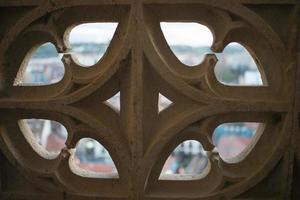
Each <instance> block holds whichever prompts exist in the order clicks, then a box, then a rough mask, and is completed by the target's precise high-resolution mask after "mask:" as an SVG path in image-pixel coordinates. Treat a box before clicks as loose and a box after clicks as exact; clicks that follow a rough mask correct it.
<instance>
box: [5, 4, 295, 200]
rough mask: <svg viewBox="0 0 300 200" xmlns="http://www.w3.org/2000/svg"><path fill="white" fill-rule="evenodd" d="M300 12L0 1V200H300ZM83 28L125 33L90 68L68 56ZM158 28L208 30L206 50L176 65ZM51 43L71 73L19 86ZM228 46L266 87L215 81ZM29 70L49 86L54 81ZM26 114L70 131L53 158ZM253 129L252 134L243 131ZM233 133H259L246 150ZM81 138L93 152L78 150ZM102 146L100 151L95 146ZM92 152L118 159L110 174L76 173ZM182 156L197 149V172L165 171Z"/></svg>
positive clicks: (264, 7)
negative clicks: (240, 52) (247, 59)
mask: <svg viewBox="0 0 300 200" xmlns="http://www.w3.org/2000/svg"><path fill="white" fill-rule="evenodd" d="M299 6H300V5H299V2H298V1H297V0H283V1H277V0H251V1H250V0H219V1H213V0H68V1H66V0H41V1H38V0H24V1H21V0H4V1H0V47H1V48H0V147H1V163H0V167H1V176H0V186H1V190H0V199H43V198H46V199H58V200H59V199H137V200H140V199H149V200H150V199H157V200H158V199H166V200H167V199H168V200H170V199H199V200H200V199H234V198H236V199H239V198H240V199H248V198H251V199H256V198H269V199H290V198H292V196H293V198H295V199H297V190H299V189H295V188H296V186H297V181H299V179H298V178H297V173H296V172H298V171H297V170H296V169H297V168H296V166H297V165H296V163H297V162H298V159H299V154H298V151H296V149H297V148H296V144H297V143H296V141H297V138H298V135H299V132H298V110H299V92H298V91H299V72H298V68H299V67H300V66H299V59H300V57H299V46H300V45H298V46H297V44H298V43H297V39H299V37H297V35H298V36H299V27H298V26H299V19H300V17H299ZM85 23H115V24H117V26H116V30H115V33H114V34H113V36H112V39H111V42H110V44H109V45H108V47H107V49H106V51H105V53H104V54H103V55H101V56H102V57H101V56H100V55H99V57H101V58H99V59H98V60H95V62H94V63H92V64H91V63H90V66H89V67H86V66H83V64H82V63H81V60H80V59H76V58H75V57H74V55H72V51H73V47H72V45H71V44H70V43H69V40H68V38H69V35H70V34H71V31H72V28H74V27H76V26H77V25H80V24H85ZM163 23H199V24H202V25H204V26H206V27H207V28H208V30H209V31H210V32H211V33H212V37H213V40H212V41H211V45H210V50H209V51H210V53H208V54H205V55H204V56H203V58H202V60H201V61H199V62H198V63H196V64H193V66H188V64H189V63H185V62H184V61H183V62H180V61H182V60H180V59H179V58H178V57H177V53H176V51H175V50H174V49H172V47H170V46H169V43H168V41H167V38H166V35H165V34H164V32H163ZM195 37H197V36H195ZM199 37H200V36H199ZM45 43H51V44H52V45H53V49H54V51H53V52H54V54H55V55H56V54H60V55H62V58H61V61H60V60H58V61H57V66H63V67H62V68H57V70H55V73H56V76H61V78H60V79H57V80H55V81H54V82H52V83H50V82H49V84H44V85H30V84H22V83H23V82H24V80H25V78H24V73H25V71H26V66H27V64H28V59H29V58H30V56H32V52H34V51H35V50H36V48H37V47H39V46H40V45H41V44H45ZM231 43H238V44H240V45H242V46H243V47H244V48H245V49H246V50H247V52H249V54H250V55H251V59H253V61H254V63H255V66H256V67H257V69H258V72H259V75H260V77H261V82H260V84H258V85H254V86H253V85H252V86H250V85H242V86H237V85H231V84H225V83H224V82H222V81H220V79H219V78H218V75H217V74H216V73H215V68H216V66H217V65H218V62H220V60H219V61H218V58H219V57H218V56H217V55H222V54H223V53H225V49H226V48H228V46H229V45H230V44H231ZM297 51H298V54H297ZM297 55H298V59H297ZM199 56H200V55H199ZM59 59H60V58H59ZM233 59H234V58H233ZM236 59H241V58H238V57H237V58H236ZM60 62H62V63H60ZM297 62H298V68H297ZM59 69H63V70H62V71H59ZM237 71H238V70H237ZM238 72H239V71H238ZM32 73H33V74H34V77H35V80H36V81H37V82H38V81H41V82H45V81H46V79H45V77H43V73H46V72H44V71H41V70H40V69H38V68H35V70H33V71H32ZM249 77H253V76H251V73H250V75H249ZM161 99H164V102H165V103H164V104H163V105H160V104H159V100H161ZM115 101H117V102H118V106H117V107H114V106H112V105H111V102H113V103H112V104H114V102H115ZM32 119H39V120H46V121H44V122H43V123H44V126H46V125H47V124H48V125H47V126H48V127H52V128H49V130H53V131H57V130H58V129H59V130H60V129H61V130H63V131H64V133H65V135H64V136H61V135H58V136H57V137H65V141H64V142H63V143H62V145H61V146H60V148H58V149H57V152H55V153H49V152H47V151H45V149H41V148H40V145H41V144H43V141H44V140H43V138H40V140H39V141H40V143H37V142H36V141H34V140H35V138H34V133H32V132H34V130H38V129H39V125H37V124H35V125H34V126H31V127H30V126H28V124H29V125H30V122H31V121H30V120H32ZM47 120H48V121H47ZM49 121H51V123H52V125H51V123H50V122H49ZM245 123H246V124H247V126H248V127H252V128H253V127H254V129H255V133H253V132H250V133H249V132H247V130H246V129H243V128H241V127H240V126H239V125H237V124H245ZM49 124H50V125H51V126H50V125H49ZM226 124H227V125H226ZM253 124H254V125H253ZM225 125H226V126H225ZM62 127H64V128H62ZM34 128H35V129H34ZM228 130H229V131H230V130H232V131H233V132H234V131H244V133H245V134H246V135H247V134H248V135H249V134H250V135H251V137H252V136H253V137H252V138H251V141H250V142H249V143H247V146H246V147H245V148H243V149H242V150H241V152H239V153H238V154H232V153H230V151H229V150H228V149H227V151H225V152H222V148H221V147H220V146H219V140H220V139H219V138H220V134H219V133H218V131H224V132H226V131H228ZM82 140H86V141H87V142H88V143H87V145H86V148H80V147H78V146H79V144H80V141H82ZM100 144H101V145H103V149H102V150H103V151H98V150H97V148H94V147H95V145H96V146H97V145H100ZM75 151H76V152H75ZM95 151H97V152H98V153H99V156H101V155H107V156H110V157H111V161H110V162H111V163H112V164H113V165H114V166H115V170H114V171H113V172H109V173H95V172H91V171H88V170H83V169H81V168H80V167H78V165H76V156H77V157H78V156H80V154H82V152H85V153H86V154H87V155H90V156H91V155H94V154H95ZM185 151H188V152H189V153H190V155H193V154H197V155H200V153H199V152H202V153H201V155H200V157H201V158H203V159H202V160H201V163H202V164H203V165H201V166H203V170H202V171H201V172H199V173H197V172H195V170H193V169H186V171H185V172H186V173H183V174H169V173H168V170H166V168H165V164H166V163H167V161H168V162H169V158H168V157H169V156H170V155H179V156H180V155H182V152H185ZM203 152H204V153H203ZM226 152H227V153H226ZM99 158H100V157H99ZM294 158H295V159H294ZM85 159H87V160H89V159H90V158H89V157H86V158H85ZM197 159H200V158H199V157H198V158H197ZM197 159H191V158H190V160H193V162H196V161H197ZM182 160H183V161H184V162H185V161H186V159H185V158H184V159H182ZM198 161H199V160H198ZM199 162H200V161H199ZM185 165H186V164H182V166H185ZM177 167H178V166H177ZM293 168H294V169H295V171H296V172H295V174H293ZM177 169H178V170H177V171H178V172H180V171H181V170H182V169H180V168H177ZM175 171H176V170H175ZM196 171H197V170H196ZM191 172H193V173H191ZM293 177H294V179H293ZM293 186H294V189H292V188H293ZM292 194H293V195H292Z"/></svg>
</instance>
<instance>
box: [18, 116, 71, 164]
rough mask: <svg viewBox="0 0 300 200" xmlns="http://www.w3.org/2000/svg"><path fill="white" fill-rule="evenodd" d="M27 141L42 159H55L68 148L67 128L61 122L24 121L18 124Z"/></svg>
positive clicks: (43, 120)
mask: <svg viewBox="0 0 300 200" xmlns="http://www.w3.org/2000/svg"><path fill="white" fill-rule="evenodd" d="M18 124H19V126H20V130H21V131H22V133H23V135H24V137H25V139H26V140H27V142H28V143H29V144H30V146H31V147H32V148H33V150H34V151H35V152H36V153H38V154H39V155H40V156H41V157H43V158H45V159H55V158H57V156H58V155H59V154H60V152H61V150H62V149H63V148H64V147H65V146H66V145H65V142H66V140H67V137H68V132H67V130H66V128H65V127H64V126H63V125H62V124H60V123H59V122H56V121H52V120H45V119H22V120H19V122H18Z"/></svg>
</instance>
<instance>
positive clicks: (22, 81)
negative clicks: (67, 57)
mask: <svg viewBox="0 0 300 200" xmlns="http://www.w3.org/2000/svg"><path fill="white" fill-rule="evenodd" d="M61 57H62V56H61V54H59V53H57V50H56V48H55V46H54V45H53V44H52V43H50V42H47V43H44V44H42V45H40V46H37V47H33V48H32V49H31V50H30V51H29V52H28V53H27V55H26V57H25V59H24V61H23V63H22V65H21V68H20V70H19V72H18V74H17V77H16V79H15V83H14V84H15V85H24V86H35V85H51V84H55V83H57V82H60V81H61V80H62V79H63V77H64V73H65V68H64V64H63V63H62V61H61Z"/></svg>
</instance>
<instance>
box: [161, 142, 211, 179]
mask: <svg viewBox="0 0 300 200" xmlns="http://www.w3.org/2000/svg"><path fill="white" fill-rule="evenodd" d="M209 171H210V161H209V159H208V156H207V153H206V151H205V150H204V149H203V147H202V145H201V144H200V143H199V142H198V141H195V140H186V141H184V142H183V143H181V144H179V145H178V146H177V147H176V148H175V150H174V151H173V152H172V153H171V154H170V156H169V157H168V159H167V160H166V162H165V164H164V166H163V169H162V172H161V174H160V177H159V179H161V180H195V179H202V178H204V177H206V175H207V174H208V173H209Z"/></svg>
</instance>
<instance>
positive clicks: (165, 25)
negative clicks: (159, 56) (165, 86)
mask: <svg viewBox="0 0 300 200" xmlns="http://www.w3.org/2000/svg"><path fill="white" fill-rule="evenodd" d="M160 28H161V30H162V33H163V36H164V39H165V42H166V43H167V44H168V48H169V50H171V52H172V54H173V55H174V56H173V55H172V54H171V55H170V54H166V58H167V59H168V61H169V63H170V64H171V65H174V66H176V65H177V67H179V66H180V63H177V62H175V61H176V60H179V61H180V62H181V63H182V64H184V65H185V66H189V67H195V68H203V67H204V66H202V64H203V62H204V61H205V57H206V56H207V55H208V54H214V55H216V57H217V58H218V62H217V64H216V66H215V68H214V75H215V77H216V80H217V81H218V82H219V83H221V84H224V85H229V86H262V85H267V80H265V79H262V75H261V71H260V70H259V67H260V66H259V65H260V63H259V61H258V59H254V58H255V56H254V55H252V54H253V52H252V51H248V50H247V48H245V47H244V46H243V45H241V44H240V43H238V42H232V43H230V44H228V45H227V46H226V47H225V48H224V50H223V51H222V52H217V53H215V52H214V51H212V50H211V47H212V44H213V39H214V36H213V34H212V32H211V31H210V29H209V28H208V27H206V26H204V25H202V24H199V23H195V22H160ZM250 52H252V53H250ZM174 60H175V61H174ZM183 67H184V66H181V68H183ZM178 70H180V69H178ZM194 73H197V72H196V71H195V72H194ZM263 81H264V82H263Z"/></svg>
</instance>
